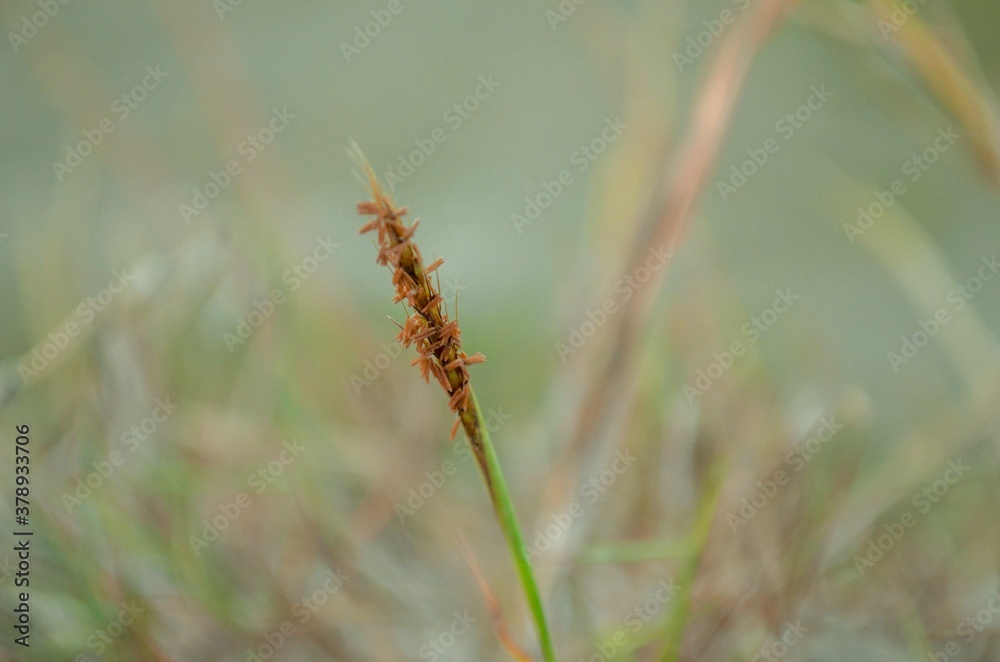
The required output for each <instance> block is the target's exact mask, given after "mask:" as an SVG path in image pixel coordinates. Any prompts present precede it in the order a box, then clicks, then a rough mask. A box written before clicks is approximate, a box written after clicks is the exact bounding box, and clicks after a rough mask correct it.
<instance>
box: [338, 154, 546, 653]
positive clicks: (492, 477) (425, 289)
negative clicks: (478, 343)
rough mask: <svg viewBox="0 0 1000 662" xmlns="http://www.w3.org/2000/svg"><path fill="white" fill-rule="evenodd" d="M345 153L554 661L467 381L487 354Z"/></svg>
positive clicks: (424, 359)
mask: <svg viewBox="0 0 1000 662" xmlns="http://www.w3.org/2000/svg"><path fill="white" fill-rule="evenodd" d="M349 153H350V154H351V156H352V157H353V158H354V159H355V161H356V162H357V163H358V165H359V166H360V167H361V169H362V170H363V171H364V173H365V176H366V177H367V179H368V184H369V186H370V187H371V191H372V199H371V200H367V201H365V202H361V203H358V213H359V214H360V215H362V216H369V217H371V220H369V222H368V223H366V224H365V225H364V226H362V228H361V230H360V232H361V233H362V234H366V233H369V232H375V233H376V237H377V240H376V243H377V245H378V258H377V259H378V263H379V264H381V265H384V266H387V267H389V268H390V269H391V270H392V284H393V285H394V286H395V288H396V296H395V301H396V302H403V304H404V305H405V306H406V308H407V317H406V321H405V322H404V323H403V324H397V326H399V327H400V330H399V335H398V336H397V339H398V340H399V342H400V344H402V345H403V346H404V347H410V346H414V347H415V348H416V350H417V357H416V358H415V359H414V360H413V362H412V365H415V366H419V368H420V374H421V375H422V376H423V378H424V381H426V382H428V383H429V382H430V378H431V377H432V376H433V377H434V379H435V380H437V382H438V383H439V384H441V387H442V388H443V389H444V390H445V392H446V393H447V394H448V407H449V408H450V409H451V410H452V411H453V412H455V415H456V420H455V424H454V425H453V426H452V429H451V434H452V437H454V435H455V433H456V432H457V431H458V427H459V425H461V426H462V428H463V429H464V430H465V434H466V436H467V437H468V439H469V445H470V446H471V447H472V451H473V455H474V456H475V458H476V462H477V464H478V465H479V469H480V472H481V474H482V476H483V481H484V482H485V483H486V490H487V492H488V493H489V496H490V501H491V502H492V505H493V509H494V511H495V512H496V515H497V519H498V521H499V522H500V528H501V529H502V530H503V533H504V537H505V539H506V540H507V545H508V548H509V552H510V555H511V558H512V559H513V561H514V565H515V567H516V568H517V571H518V576H519V577H520V580H521V586H522V589H523V591H524V594H525V598H526V599H527V601H528V606H529V607H530V609H531V614H532V617H533V620H534V623H535V630H536V631H537V633H538V641H539V646H540V648H541V651H542V655H543V657H544V659H545V660H546V662H554V661H555V659H556V658H555V653H554V649H553V647H552V640H551V637H550V635H549V630H548V624H547V622H546V620H545V614H544V611H543V609H542V601H541V597H540V595H539V591H538V585H537V583H536V582H535V577H534V572H533V570H532V568H531V563H530V562H529V560H528V555H527V551H526V548H525V544H524V537H523V535H522V534H521V528H520V525H519V524H518V521H517V516H516V515H515V512H514V503H513V500H512V499H511V496H510V493H509V492H508V490H507V484H506V481H505V479H504V476H503V471H502V470H501V468H500V461H499V459H498V458H497V455H496V451H495V449H494V448H493V443H492V441H491V440H490V435H489V431H488V430H487V427H486V423H485V421H484V419H483V415H482V412H481V411H480V409H479V404H478V403H477V402H476V396H475V394H474V393H473V391H472V386H471V385H470V383H469V372H468V370H467V368H468V366H470V365H473V364H476V363H483V362H484V361H486V357H484V356H483V355H482V354H473V355H472V356H469V355H468V354H466V353H465V352H464V351H462V340H461V336H462V334H461V331H460V330H459V328H458V320H451V319H449V318H448V314H447V311H446V309H445V306H444V299H443V298H442V297H441V293H440V288H439V287H436V286H435V284H434V283H433V282H432V280H431V275H432V274H433V273H434V272H435V271H436V270H437V268H438V267H440V266H441V264H442V262H443V261H442V260H435V261H434V262H433V263H431V264H430V265H425V264H424V260H423V257H422V256H421V255H420V249H418V248H417V245H416V244H415V243H413V241H412V239H413V234H414V232H416V229H417V225H418V223H419V221H414V222H413V223H412V224H410V225H407V224H406V222H405V221H404V218H405V216H406V215H407V209H406V207H397V206H396V205H395V203H394V202H393V201H392V198H390V197H389V195H388V194H387V193H386V192H385V191H384V190H383V189H382V186H381V185H380V184H379V181H378V178H377V177H376V176H375V171H374V170H372V167H371V165H370V164H369V163H368V161H367V160H366V159H365V158H364V156H363V155H362V154H361V151H360V149H358V147H357V146H356V145H354V146H353V149H352V151H351V152H349ZM456 307H457V304H456ZM501 639H503V637H501ZM513 653H514V651H512V654H513ZM515 657H517V655H515Z"/></svg>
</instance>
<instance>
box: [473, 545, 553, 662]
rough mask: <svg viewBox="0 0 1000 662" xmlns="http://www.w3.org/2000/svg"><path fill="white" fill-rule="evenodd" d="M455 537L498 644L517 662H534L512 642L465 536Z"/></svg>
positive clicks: (494, 597)
mask: <svg viewBox="0 0 1000 662" xmlns="http://www.w3.org/2000/svg"><path fill="white" fill-rule="evenodd" d="M456 537H457V538H458V548H459V550H460V551H461V552H462V556H463V557H465V562H466V563H467V564H468V565H469V569H470V570H472V574H473V575H474V576H475V578H476V584H477V585H478V586H479V592H480V593H482V594H483V599H484V600H485V601H486V607H487V608H488V609H489V610H490V622H491V623H492V624H493V631H494V632H496V633H497V637H498V638H499V639H500V643H501V644H503V647H504V648H506V649H507V652H508V653H510V655H511V657H513V658H514V659H515V660H517V661H518V662H534V659H533V658H532V657H531V656H530V655H528V654H527V653H526V652H525V651H524V649H523V648H521V646H520V645H519V644H518V643H517V642H516V641H515V640H514V637H513V635H511V633H510V629H509V628H508V627H507V621H506V619H504V617H503V611H501V609H500V603H499V602H498V601H497V598H496V595H495V594H494V593H493V589H491V588H490V585H489V582H487V581H486V576H485V575H483V569H482V568H481V567H480V566H479V562H478V561H477V560H476V556H475V554H474V553H473V551H472V548H471V547H469V543H468V542H467V541H466V540H465V536H463V535H462V534H461V533H459V534H457V536H456Z"/></svg>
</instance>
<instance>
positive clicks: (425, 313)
mask: <svg viewBox="0 0 1000 662" xmlns="http://www.w3.org/2000/svg"><path fill="white" fill-rule="evenodd" d="M364 167H365V169H366V170H367V175H368V178H369V183H370V185H371V188H372V197H373V199H372V200H370V201H367V202H361V203H359V204H358V213H359V214H362V215H370V216H374V217H375V218H374V220H372V221H371V222H370V223H367V224H366V225H365V226H364V227H362V228H361V230H360V231H361V233H362V234H364V233H367V232H372V231H377V234H378V247H379V252H378V263H379V264H382V265H385V266H388V267H390V268H391V269H392V283H393V285H395V286H396V298H395V300H396V302H400V301H405V302H406V303H407V304H408V306H409V308H410V309H411V310H412V313H411V314H410V315H409V316H408V317H407V318H406V323H405V324H403V325H402V326H401V327H400V331H399V335H398V336H397V337H396V338H397V340H399V342H400V344H402V345H403V347H409V346H411V345H415V346H416V349H417V358H415V359H414V360H413V363H412V364H411V365H419V366H420V374H421V375H422V376H423V378H424V381H427V382H429V381H430V377H431V375H433V376H434V378H435V379H437V380H438V382H439V383H440V384H441V387H442V388H444V390H445V391H446V392H447V393H448V395H449V396H450V400H449V402H448V406H449V407H450V408H451V410H452V411H453V412H455V414H456V415H457V417H458V418H457V420H456V421H455V427H453V428H452V436H453V437H454V435H455V432H456V431H457V429H458V424H459V423H461V424H462V426H463V427H464V428H465V432H466V434H468V436H469V438H470V439H477V438H478V437H479V436H480V435H479V434H478V432H477V430H476V426H477V425H478V421H477V419H476V416H475V412H473V411H471V398H470V391H469V373H468V371H467V370H466V369H465V368H466V366H468V365H472V364H474V363H482V362H484V361H486V357H485V356H483V355H482V354H474V355H472V356H468V355H467V354H466V353H465V352H463V351H462V349H461V347H462V341H461V331H459V328H458V320H449V319H448V315H447V313H446V312H445V310H444V300H443V299H442V297H441V294H440V293H439V291H438V288H437V287H435V285H434V283H432V282H431V274H432V273H433V272H434V271H435V270H436V269H437V268H438V267H440V266H441V264H442V263H443V262H444V260H440V259H439V260H435V261H434V263H432V264H431V265H429V266H426V267H425V266H424V262H423V258H422V257H421V255H420V249H418V248H417V246H416V244H414V243H412V242H411V241H410V240H411V238H412V237H413V233H414V231H416V229H417V225H418V224H419V221H414V222H413V224H412V225H410V226H407V225H406V224H405V223H404V222H403V217H404V216H406V214H407V210H406V207H396V206H395V205H394V204H393V202H392V200H391V199H390V198H389V196H388V195H386V194H385V192H384V191H383V190H382V188H381V186H380V185H379V182H378V180H377V179H376V178H375V173H374V172H373V171H372V170H371V168H370V167H369V166H368V165H367V164H364Z"/></svg>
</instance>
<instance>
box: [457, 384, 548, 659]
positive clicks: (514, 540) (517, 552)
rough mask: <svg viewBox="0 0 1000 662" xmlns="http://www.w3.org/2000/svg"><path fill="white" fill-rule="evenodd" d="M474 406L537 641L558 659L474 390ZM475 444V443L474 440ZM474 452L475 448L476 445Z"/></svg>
mask: <svg viewBox="0 0 1000 662" xmlns="http://www.w3.org/2000/svg"><path fill="white" fill-rule="evenodd" d="M470 396H471V399H472V407H473V409H474V410H475V412H476V418H477V419H478V423H479V425H478V426H477V429H478V430H479V433H480V438H479V441H480V442H482V461H481V462H480V465H479V466H480V468H481V469H482V471H483V472H484V474H486V475H485V476H484V478H485V479H486V487H487V490H488V491H489V492H490V499H491V500H492V501H493V509H494V510H495V511H496V514H497V519H498V520H499V521H500V528H501V529H503V534H504V538H506V540H507V546H508V547H509V548H510V554H511V556H512V557H513V558H514V564H515V565H516V566H517V574H518V576H519V577H520V579H521V586H522V588H523V589H524V595H525V597H526V598H527V600H528V605H529V606H530V607H531V615H532V617H533V618H534V621H535V629H536V630H537V631H538V642H539V645H540V646H541V649H542V657H543V658H544V659H545V662H556V654H555V650H554V648H553V646H552V636H551V635H550V634H549V626H548V622H547V621H546V620H545V611H544V609H543V608H542V599H541V595H540V594H539V591H538V584H537V582H536V581H535V573H534V570H532V567H531V561H530V560H529V559H528V554H527V550H526V548H525V546H524V536H523V535H522V534H521V525H520V524H518V521H517V514H516V513H515V512H514V501H513V499H511V497H510V492H509V491H507V481H506V480H505V479H504V476H503V469H501V467H500V460H499V458H497V453H496V449H495V448H494V447H493V442H492V441H491V440H490V433H489V430H488V429H487V426H486V419H484V418H483V412H482V411H480V409H479V401H478V400H476V394H475V393H473V392H471V388H470ZM473 446H475V443H473ZM473 450H474V451H475V450H476V449H475V448H473Z"/></svg>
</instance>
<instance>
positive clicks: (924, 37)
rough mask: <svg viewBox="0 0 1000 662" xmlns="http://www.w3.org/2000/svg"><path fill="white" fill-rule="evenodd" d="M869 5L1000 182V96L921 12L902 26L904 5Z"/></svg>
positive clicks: (884, 1)
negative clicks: (897, 16)
mask: <svg viewBox="0 0 1000 662" xmlns="http://www.w3.org/2000/svg"><path fill="white" fill-rule="evenodd" d="M869 4H870V5H871V6H872V7H873V9H874V11H875V13H876V15H877V16H878V18H879V21H880V22H882V24H883V25H892V26H894V27H895V29H894V30H893V31H892V32H891V33H887V34H891V38H892V39H893V40H895V41H897V42H898V43H899V46H900V48H901V49H902V52H903V54H904V55H905V57H906V58H907V59H908V60H909V61H910V64H911V65H912V66H913V69H914V71H915V72H916V73H917V75H918V76H920V78H921V79H922V80H923V81H924V84H925V85H927V87H928V88H929V89H930V91H931V93H932V94H934V96H936V97H937V99H938V101H939V102H940V103H941V104H942V105H943V106H944V107H945V108H946V109H947V110H948V112H949V113H951V114H952V115H953V116H954V117H955V119H956V120H957V121H958V122H959V123H960V124H961V125H962V127H963V129H964V131H965V133H966V134H967V138H968V140H969V142H970V144H971V145H972V149H973V150H974V151H975V154H976V159H977V160H978V161H979V166H980V167H981V168H982V169H983V171H984V173H985V175H986V177H987V178H988V179H989V181H990V183H991V184H993V185H994V186H1000V112H998V110H997V106H996V100H995V99H994V98H993V97H992V95H991V94H990V92H989V91H988V90H987V89H986V88H985V86H982V85H977V84H976V83H975V81H973V80H972V78H971V77H970V76H969V74H968V73H967V72H966V68H965V67H963V66H961V65H960V64H959V62H958V60H957V59H956V57H955V55H954V54H953V53H952V52H951V50H949V48H948V47H947V46H946V45H945V44H944V42H943V41H942V40H941V38H940V37H938V36H937V35H936V34H934V32H932V31H931V30H930V29H929V28H928V27H927V25H926V24H925V23H924V21H923V20H922V19H921V18H920V16H917V15H913V16H907V20H906V21H904V22H902V25H897V23H894V22H893V12H894V11H899V10H898V9H897V8H896V5H895V3H893V2H892V0H870V2H869Z"/></svg>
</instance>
